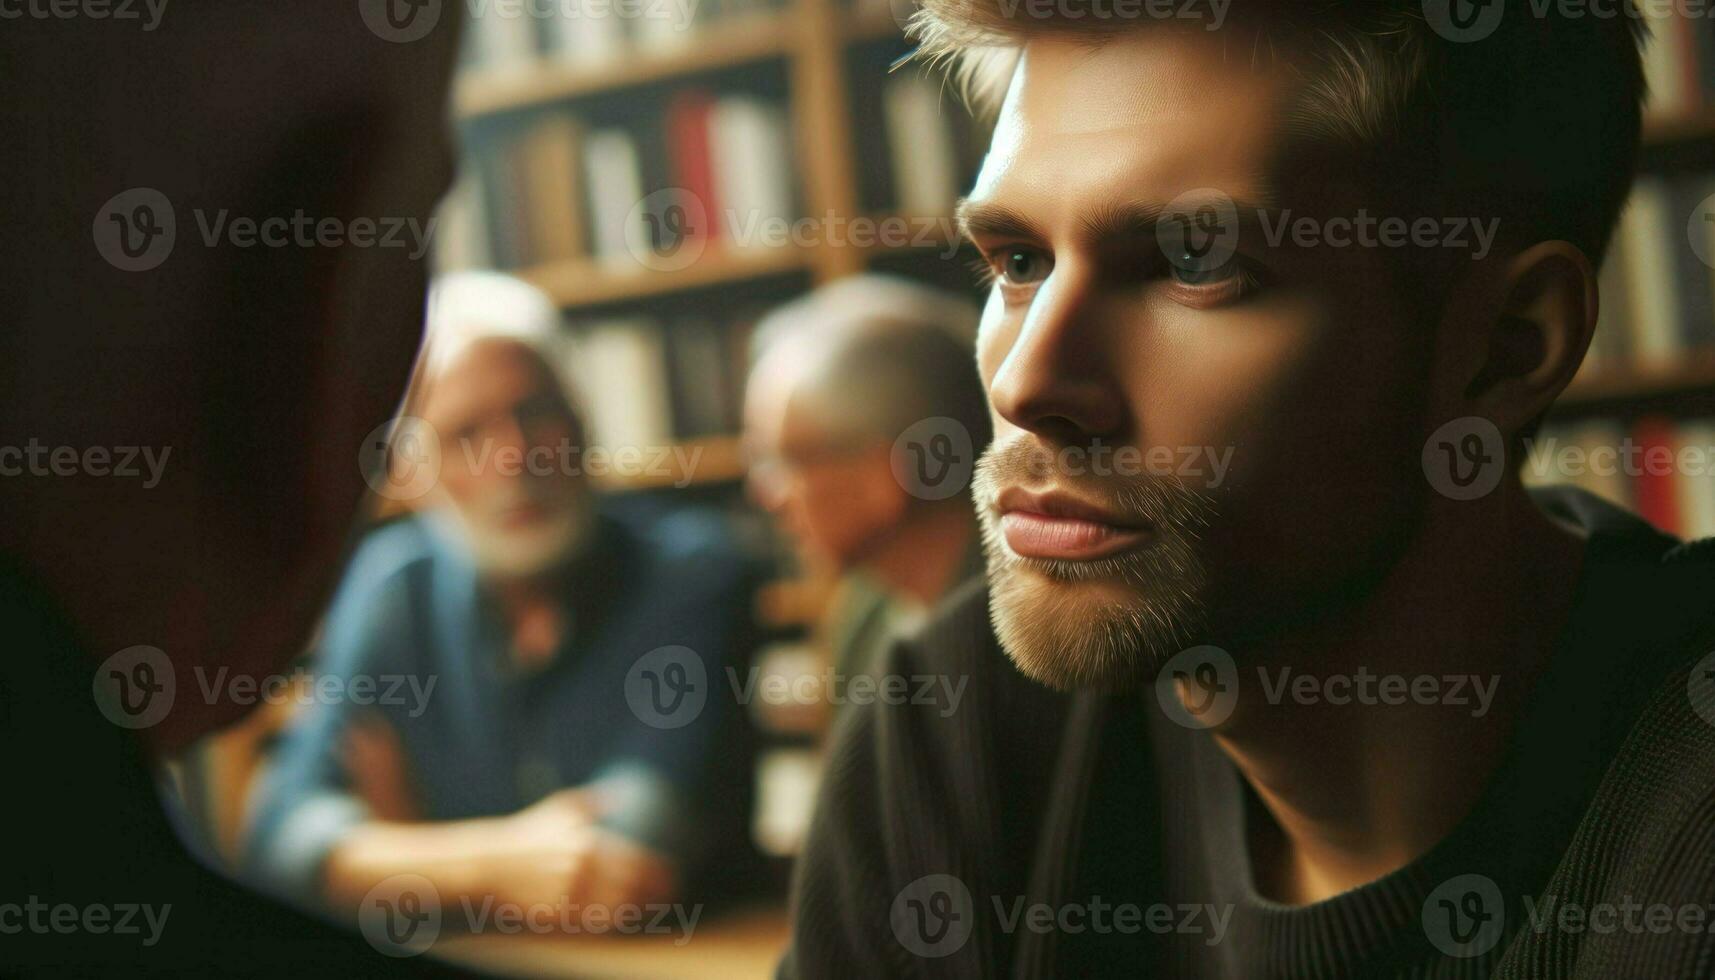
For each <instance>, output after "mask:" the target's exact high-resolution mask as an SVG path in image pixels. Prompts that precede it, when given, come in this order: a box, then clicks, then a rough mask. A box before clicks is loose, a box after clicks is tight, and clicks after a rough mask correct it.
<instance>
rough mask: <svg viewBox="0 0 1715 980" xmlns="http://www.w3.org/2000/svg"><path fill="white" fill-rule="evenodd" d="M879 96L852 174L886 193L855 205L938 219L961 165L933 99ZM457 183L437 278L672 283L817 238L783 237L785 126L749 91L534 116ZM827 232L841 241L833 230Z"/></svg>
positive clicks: (693, 92)
mask: <svg viewBox="0 0 1715 980" xmlns="http://www.w3.org/2000/svg"><path fill="white" fill-rule="evenodd" d="M876 94H877V99H876V105H875V107H874V111H876V112H877V113H879V114H880V115H881V117H882V119H883V125H882V126H881V127H879V129H880V130H881V132H879V133H875V135H874V136H873V137H871V136H866V133H868V132H869V130H868V129H867V127H858V128H857V133H858V135H857V139H858V141H859V142H858V145H857V146H856V147H854V150H855V152H856V153H857V155H858V157H859V167H858V170H859V173H860V178H861V179H863V180H865V181H866V186H869V185H876V186H879V187H880V188H881V189H882V193H883V194H884V195H885V197H883V198H882V199H881V200H879V201H877V200H873V195H869V194H866V195H865V197H866V200H865V202H864V204H865V206H866V210H875V211H888V212H892V213H896V214H901V215H906V216H909V217H912V218H919V217H944V216H946V215H948V214H950V213H951V210H952V207H953V202H954V201H955V200H956V198H957V196H958V193H959V191H960V188H961V185H962V184H963V182H964V176H965V174H966V173H968V172H969V171H970V169H971V167H972V165H973V164H972V161H971V160H970V159H969V157H970V154H969V153H967V152H965V147H964V144H963V143H961V142H960V141H959V139H958V136H957V134H956V133H955V131H954V129H953V122H952V120H951V116H952V114H951V113H949V112H948V111H947V109H946V107H945V106H944V105H943V102H942V99H943V95H942V91H941V87H940V86H939V85H937V84H936V83H935V82H934V81H933V80H931V79H929V78H927V77H925V76H924V75H922V74H920V73H916V72H906V73H900V74H898V75H896V76H894V77H892V78H890V79H888V80H887V82H886V83H885V85H883V86H882V88H881V90H880V91H879V92H878V93H876ZM869 139H873V140H874V141H875V142H866V140H869ZM881 141H885V147H884V146H880V145H876V143H877V142H881ZM466 171H467V172H466V174H465V178H466V179H464V180H463V181H461V183H460V185H459V186H458V187H456V188H455V190H454V192H453V194H452V195H451V197H450V199H449V201H448V204H447V210H446V212H444V213H443V216H442V220H441V223H440V226H439V232H438V235H439V237H440V239H441V249H440V251H441V253H442V256H441V263H442V267H443V268H449V269H450V268H502V269H512V268H523V267H527V266H531V265H540V264H543V263H549V262H557V261H563V260H567V259H574V258H580V257H584V256H590V257H593V258H595V259H597V260H600V261H603V262H610V263H618V264H619V265H621V266H622V267H624V268H628V269H635V268H637V267H638V265H640V264H641V265H643V266H645V267H650V268H656V269H659V270H663V271H672V270H675V269H677V268H681V267H683V264H687V263H688V260H690V259H693V258H694V257H697V256H700V255H701V254H703V253H704V252H705V251H708V250H710V249H715V250H742V249H756V248H768V247H779V246H780V245H781V244H782V242H793V241H797V242H802V241H807V240H812V239H813V237H814V236H815V235H816V234H817V231H816V229H815V228H814V227H811V228H810V229H808V235H809V236H811V237H809V238H807V237H806V236H805V234H803V233H794V234H792V235H787V234H786V232H787V231H788V230H790V229H793V222H794V219H795V216H796V215H797V213H798V211H797V207H796V204H797V180H796V173H797V168H796V167H795V166H794V163H793V153H792V143H791V128H790V126H789V123H788V118H787V113H786V111H785V107H784V106H781V105H780V104H778V103H777V102H774V101H772V100H769V99H766V98H762V97H759V96H754V95H749V94H716V93H713V92H710V91H708V90H705V89H701V88H690V89H684V90H681V91H679V92H677V93H674V94H673V95H672V96H670V97H667V98H665V99H664V100H662V101H660V102H658V103H656V104H653V105H648V104H646V105H642V106H640V107H639V109H638V111H637V113H636V114H635V117H634V118H633V119H632V120H631V121H630V122H629V124H627V125H625V126H608V127H602V128H593V129H592V128H586V126H585V124H584V123H583V122H582V121H581V120H580V118H579V117H578V116H577V115H576V114H575V113H573V112H572V111H571V110H568V109H552V110H544V111H541V112H537V113H532V114H530V115H529V116H527V117H526V118H524V119H522V120H520V121H519V122H518V123H517V124H516V125H514V126H512V127H511V128H510V129H508V130H504V131H501V132H499V133H498V134H496V135H492V136H490V137H488V138H486V139H482V140H479V141H477V142H476V143H474V145H473V148H472V151H471V152H470V153H469V154H468V157H467V165H466ZM877 182H879V183H877ZM812 217H813V218H814V217H815V216H812ZM826 234H827V236H828V238H829V240H830V241H833V242H835V243H836V244H838V243H839V242H840V241H841V240H842V239H840V238H838V237H836V236H838V235H839V234H840V231H839V229H838V228H832V227H830V228H829V229H828V230H827V232H826ZM679 257H683V258H684V259H685V260H686V262H680V261H677V259H678V258H679Z"/></svg>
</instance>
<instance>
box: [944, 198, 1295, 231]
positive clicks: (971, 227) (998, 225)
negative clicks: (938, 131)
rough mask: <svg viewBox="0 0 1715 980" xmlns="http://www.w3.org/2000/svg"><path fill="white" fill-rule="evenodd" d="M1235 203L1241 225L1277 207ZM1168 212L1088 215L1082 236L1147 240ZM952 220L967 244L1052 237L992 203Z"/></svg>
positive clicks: (1122, 209)
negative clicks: (980, 237)
mask: <svg viewBox="0 0 1715 980" xmlns="http://www.w3.org/2000/svg"><path fill="white" fill-rule="evenodd" d="M1232 203H1233V207H1234V209H1235V210H1236V211H1237V212H1238V217H1239V223H1240V224H1241V225H1250V224H1253V223H1254V222H1255V220H1256V216H1257V215H1258V214H1259V213H1260V212H1262V211H1265V210H1270V209H1273V208H1275V207H1277V206H1278V205H1277V204H1276V203H1275V202H1274V200H1273V198H1272V195H1265V197H1264V199H1262V200H1259V201H1255V202H1252V201H1242V200H1236V199H1235V200H1233V202H1232ZM1166 210H1167V204H1166V203H1158V202H1134V203H1130V204H1117V205H1114V206H1112V207H1109V208H1104V209H1102V210H1101V211H1097V212H1095V213H1093V214H1089V215H1085V216H1084V217H1083V218H1081V219H1080V220H1079V222H1078V224H1079V228H1080V230H1081V231H1082V233H1083V234H1084V235H1085V236H1087V237H1088V238H1089V239H1090V240H1092V241H1112V240H1116V239H1136V238H1146V237H1149V236H1152V235H1154V234H1155V229H1156V225H1157V224H1159V223H1160V221H1161V216H1162V215H1163V214H1164V213H1165V212H1166ZM953 219H954V221H955V223H956V224H957V226H958V229H959V233H960V234H961V235H963V236H964V237H965V238H966V240H974V238H975V236H977V235H983V236H986V237H990V238H1027V239H1035V240H1038V241H1041V240H1044V239H1046V238H1048V237H1049V236H1048V235H1047V234H1046V233H1044V231H1043V230H1042V228H1041V226H1040V225H1038V224H1036V223H1035V222H1034V221H1031V220H1030V219H1029V218H1027V217H1025V216H1024V214H1023V213H1022V212H1020V211H1018V210H1016V209H1014V208H1010V207H1007V206H1006V205H1003V204H997V203H994V202H990V201H979V200H974V199H971V198H962V199H960V201H959V203H958V205H957V206H956V207H955V208H954V209H953Z"/></svg>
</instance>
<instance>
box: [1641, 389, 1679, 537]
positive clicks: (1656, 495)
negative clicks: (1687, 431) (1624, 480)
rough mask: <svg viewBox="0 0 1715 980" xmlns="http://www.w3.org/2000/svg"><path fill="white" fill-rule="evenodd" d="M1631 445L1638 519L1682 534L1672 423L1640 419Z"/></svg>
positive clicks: (1658, 418) (1657, 418)
mask: <svg viewBox="0 0 1715 980" xmlns="http://www.w3.org/2000/svg"><path fill="white" fill-rule="evenodd" d="M1632 441H1633V442H1634V443H1636V444H1637V447H1638V455H1637V456H1636V457H1635V459H1636V465H1637V467H1638V468H1637V472H1636V474H1635V479H1634V482H1633V487H1634V488H1635V490H1636V494H1635V495H1634V498H1633V499H1634V500H1636V501H1637V506H1638V515H1639V516H1641V517H1642V518H1643V519H1644V520H1646V521H1649V522H1650V523H1651V524H1654V525H1655V526H1656V527H1659V528H1661V529H1662V530H1663V531H1667V532H1669V533H1671V534H1680V533H1682V532H1683V531H1684V527H1683V525H1684V521H1683V520H1682V516H1683V515H1682V514H1681V513H1680V509H1679V494H1678V482H1679V481H1678V479H1677V477H1676V475H1675V473H1674V466H1675V465H1676V463H1677V454H1676V453H1675V446H1676V445H1677V443H1676V441H1675V439H1674V437H1673V422H1672V421H1671V420H1669V419H1666V418H1662V417H1659V416H1651V417H1647V418H1641V419H1639V420H1638V421H1637V424H1636V425H1635V426H1633V428H1632Z"/></svg>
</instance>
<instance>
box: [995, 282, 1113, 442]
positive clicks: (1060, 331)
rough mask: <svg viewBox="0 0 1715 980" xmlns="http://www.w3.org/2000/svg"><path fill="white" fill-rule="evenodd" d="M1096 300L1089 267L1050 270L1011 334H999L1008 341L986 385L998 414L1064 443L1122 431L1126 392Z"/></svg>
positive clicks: (1110, 331) (1107, 326)
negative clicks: (1116, 372) (1080, 270)
mask: <svg viewBox="0 0 1715 980" xmlns="http://www.w3.org/2000/svg"><path fill="white" fill-rule="evenodd" d="M1062 274H1064V278H1062ZM1098 302H1099V297H1098V296H1097V294H1096V283H1095V282H1094V281H1093V280H1092V279H1091V277H1090V276H1089V274H1087V273H1084V274H1081V275H1080V274H1079V273H1078V272H1077V271H1076V270H1073V269H1070V268H1067V267H1065V266H1062V267H1060V268H1056V269H1055V270H1054V275H1053V276H1051V277H1050V279H1049V281H1048V282H1045V283H1044V284H1043V285H1042V288H1041V289H1039V290H1038V292H1037V294H1036V296H1035V298H1034V299H1033V301H1032V302H1031V304H1030V307H1029V309H1028V310H1026V312H1025V314H1024V317H1023V318H1022V320H1020V321H1019V322H1018V323H1017V325H1016V326H1014V327H1013V328H1012V333H1011V335H1010V336H1008V337H1003V338H1001V339H1002V342H1003V343H1006V344H1008V345H1009V346H1008V347H1007V349H1006V353H1005V358H1004V360H1002V362H1001V365H1000V368H999V369H998V370H997V371H996V372H995V375H994V380H993V381H992V382H991V383H990V385H989V400H990V401H991V402H992V403H993V405H994V409H995V412H996V413H998V414H999V415H1000V416H1001V417H1002V418H1003V419H1005V420H1006V421H1007V422H1010V423H1011V424H1013V425H1015V426H1017V427H1019V428H1021V429H1027V430H1029V431H1031V432H1034V433H1036V434H1037V435H1040V436H1042V437H1043V438H1045V439H1048V440H1051V441H1054V442H1058V443H1061V444H1067V445H1076V444H1080V443H1086V442H1089V441H1090V440H1092V439H1096V438H1116V437H1118V436H1120V435H1122V432H1121V430H1122V429H1123V428H1124V427H1125V425H1126V413H1125V396H1124V390H1123V388H1122V387H1121V386H1120V384H1119V382H1118V379H1117V378H1116V377H1115V375H1114V373H1113V370H1112V367H1113V361H1114V358H1113V354H1114V351H1113V350H1112V348H1111V346H1110V345H1111V344H1112V343H1115V342H1118V338H1115V337H1113V336H1112V334H1113V330H1114V326H1115V325H1114V324H1113V323H1112V322H1111V318H1107V317H1103V316H1102V315H1101V313H1100V311H1099V309H1098Z"/></svg>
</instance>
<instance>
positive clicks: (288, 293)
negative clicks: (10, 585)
mask: <svg viewBox="0 0 1715 980" xmlns="http://www.w3.org/2000/svg"><path fill="white" fill-rule="evenodd" d="M377 6H378V5H373V4H357V3H352V2H349V0H340V2H331V0H313V2H309V3H295V4H291V5H290V6H269V5H265V4H229V5H220V6H218V7H204V8H201V9H197V10H195V11H184V12H183V15H182V16H173V15H174V14H179V13H180V11H177V10H173V11H169V12H166V16H164V17H162V18H161V19H160V21H159V23H157V24H155V25H153V27H152V29H151V30H149V31H148V32H147V33H140V32H139V31H138V30H137V28H136V25H135V24H130V23H127V22H125V21H123V20H120V19H108V20H91V19H88V18H85V19H81V20H64V19H53V20H48V19H35V20H25V21H9V22H8V25H9V26H8V28H7V30H6V35H7V36H6V38H5V51H4V54H3V55H0V78H3V79H4V80H5V84H6V86H7V88H8V89H9V90H11V91H14V92H22V91H32V90H40V89H41V87H42V86H43V84H44V82H43V80H44V79H52V88H53V95H52V97H51V98H49V97H41V98H30V99H9V100H7V104H6V106H5V108H4V109H0V117H3V118H4V120H5V125H6V128H7V130H8V131H9V132H14V133H29V134H31V135H30V137H29V138H28V139H27V140H25V141H24V143H20V144H17V145H15V146H14V147H12V148H11V149H9V150H8V151H7V152H6V155H7V158H8V164H7V170H8V174H7V180H6V184H7V185H8V186H10V187H13V188H32V189H33V190H34V191H36V192H34V193H28V194H14V195H10V196H9V197H8V202H7V208H6V211H7V221H6V222H5V227H4V230H0V258H3V260H4V261H5V263H6V265H7V266H8V267H9V268H12V269H14V270H25V269H27V270H30V272H29V274H27V275H23V276H17V277H13V276H9V277H7V278H8V282H7V284H6V286H5V287H3V291H4V294H5V295H4V304H5V308H6V311H7V316H8V322H9V324H10V326H9V327H8V328H7V329H6V330H5V331H3V332H0V333H3V337H0V419H4V420H5V421H4V422H3V423H0V425H3V426H4V432H3V433H0V443H4V444H8V445H11V444H19V445H24V444H27V443H29V442H30V441H31V440H34V441H35V442H36V443H38V444H40V445H43V446H48V447H60V446H63V447H74V448H83V447H105V448H107V449H109V450H112V451H113V452H114V454H115V455H116V457H117V456H119V455H122V453H121V452H120V450H122V449H123V448H124V447H139V446H150V447H158V448H159V449H160V450H163V451H167V452H170V455H169V456H167V458H166V463H165V465H164V466H163V468H162V472H161V479H160V480H159V482H158V483H157V484H156V485H154V486H150V487H145V486H144V485H143V481H140V480H135V479H125V478H123V477H117V476H115V475H97V474H96V472H95V468H89V469H86V470H82V471H79V472H75V473H71V472H68V473H64V474H59V473H56V474H52V475H49V476H21V477H19V478H8V479H0V511H3V512H4V513H5V514H6V515H7V516H6V519H5V520H4V521H0V556H4V557H5V558H6V559H8V563H9V564H11V565H13V566H14V568H15V569H16V570H17V573H18V574H19V575H20V576H21V577H22V578H23V579H24V580H25V581H29V582H32V583H34V585H33V586H32V587H33V588H39V589H41V590H44V591H45V592H46V594H47V595H49V596H51V597H52V601H53V602H54V603H56V604H58V606H59V607H60V608H61V610H62V611H63V614H64V615H65V617H66V618H67V619H69V620H70V621H71V623H73V624H74V625H75V628H76V631H77V634H78V638H79V642H80V644H81V645H82V646H83V647H84V648H85V649H86V650H87V652H88V654H89V656H91V657H92V658H93V660H94V661H100V660H101V659H102V658H104V657H106V656H107V655H109V654H111V653H113V652H114V651H118V650H122V649H125V648H128V647H132V646H134V645H137V644H149V645H151V646H154V647H158V648H160V649H161V650H163V651H165V652H166V654H167V656H168V657H169V658H170V659H171V662H172V664H173V666H174V668H175V672H176V674H177V676H178V678H179V684H180V686H181V688H188V687H190V686H192V681H191V678H192V676H193V671H195V670H197V669H202V670H204V671H206V672H208V673H209V674H210V675H212V674H214V673H215V672H218V671H220V670H221V669H222V668H225V669H227V670H229V671H230V673H231V674H233V675H243V676H262V675H266V674H270V673H273V672H275V671H276V670H277V669H279V668H280V666H281V665H283V664H285V663H286V662H287V661H289V660H290V659H291V658H292V657H293V656H295V655H296V654H297V653H298V652H299V651H301V650H302V649H303V647H304V643H305V640H306V637H307V635H308V633H309V631H310V628H311V626H312V624H313V623H314V622H315V620H316V617H317V616H318V615H319V613H320V612H321V610H322V607H323V604H324V603H325V602H326V599H327V596H328V592H329V590H330V587H331V586H332V584H333V581H334V579H335V576H336V575H337V574H338V572H339V567H340V565H339V559H340V555H341V553H342V552H343V551H344V550H345V547H346V544H347V540H348V536H349V534H350V531H351V528H352V517H353V514H354V512H355V510H356V509H357V507H358V504H359V501H360V500H361V499H362V497H363V494H364V492H365V489H366V484H365V480H364V475H363V473H362V472H360V467H359V457H360V453H362V452H363V449H364V446H365V443H366V437H367V436H368V435H369V434H371V433H372V432H373V431H374V430H376V429H377V427H378V426H380V425H382V424H383V423H384V422H386V421H387V419H388V418H389V417H390V416H391V415H392V414H393V412H394V410H395V408H396V406H397V405H398V403H399V398H400V396H401V394H402V392H403V391H404V388H405V383H406V380H407V377H408V375H409V373H410V371H411V366H412V358H413V356H414V355H415V353H416V351H417V347H418V344H419V341H420V339H421V335H422V323H423V302H424V294H425V282H426V276H425V262H424V260H423V255H422V252H423V248H422V245H423V242H424V239H425V237H426V236H428V235H429V234H430V233H431V229H432V224H430V223H429V222H428V217H429V212H430V210H431V209H432V208H433V206H434V204H435V201H436V199H437V198H438V197H439V196H440V194H441V193H442V191H443V190H444V189H445V187H446V186H447V183H448V179H449V176H450V173H451V165H452V156H451V151H450V148H449V140H448V131H447V113H446V101H447V89H448V80H449V77H450V73H451V68H452V66H453V63H454V55H455V49H456V41H457V34H458V31H457V27H458V18H457V11H456V9H454V7H453V5H437V10H436V16H434V17H428V16H427V15H424V16H423V18H422V23H423V25H426V26H430V27H431V28H432V29H429V30H427V31H426V32H423V33H422V36H420V37H416V38H415V39H413V40H409V41H408V42H404V43H395V42H396V41H399V40H400V39H399V38H397V37H387V36H383V35H384V34H385V33H386V31H384V30H381V29H379V28H376V27H374V26H373V25H372V24H371V23H370V21H368V20H366V19H365V17H366V15H367V14H369V13H370V12H371V10H372V8H375V7H377ZM443 7H444V9H442V8H443ZM419 13H421V12H419ZM14 168H16V169H14ZM300 216H302V218H303V219H305V220H304V221H300V222H299V223H298V224H297V225H292V224H290V222H292V221H294V220H295V219H297V218H299V217H300ZM276 218H278V219H282V220H284V221H286V222H288V224H286V225H285V226H284V229H285V234H286V236H287V237H286V244H285V245H283V246H281V247H274V246H273V245H271V244H259V242H258V241H257V240H256V239H250V240H249V241H248V244H246V242H245V241H244V240H243V239H242V238H241V236H240V235H239V231H240V229H241V228H242V227H245V226H244V225H241V224H240V222H241V221H244V220H248V221H253V222H257V223H260V222H264V221H268V220H270V219H276ZM306 221H307V224H305V222H306ZM123 222H131V227H130V228H129V230H130V231H131V232H133V233H135V232H138V231H139V230H142V231H148V232H149V233H150V236H152V237H147V238H145V239H143V240H142V243H143V244H144V245H145V246H146V250H145V252H144V253H142V254H141V255H131V254H130V253H129V252H126V251H123V250H121V251H114V250H113V249H111V248H104V239H103V229H104V228H106V229H109V230H110V229H111V228H114V227H119V226H120V225H121V224H122V223H123ZM270 227H273V226H270ZM306 227H307V229H308V232H307V234H306V233H304V228H306ZM389 228H392V229H394V230H396V231H401V232H403V233H401V234H393V235H390V234H388V229H389ZM92 229H93V231H94V234H93V235H92ZM324 229H326V230H327V231H328V233H327V234H323V230H324ZM412 229H414V230H415V231H416V232H417V234H416V235H413V234H410V233H409V232H410V231H411V230H412ZM122 230H124V229H122ZM228 230H230V231H231V234H230V235H228V234H226V232H227V231H228ZM335 231H337V232H338V238H337V240H336V239H335V237H334V235H333V234H332V232H335ZM365 232H367V233H365ZM276 237H277V236H276ZM92 239H93V240H92ZM389 242H390V244H389ZM365 243H367V244H365ZM118 244H122V245H124V246H126V248H129V249H130V250H131V251H132V252H135V251H136V249H135V246H137V245H138V244H139V240H138V239H137V238H136V235H135V234H132V235H131V238H130V239H129V240H128V241H126V242H123V243H118ZM138 263H142V264H141V265H139V264H138ZM248 708H249V706H248V705H245V704H241V703H237V702H235V701H234V700H232V699H229V698H207V699H205V698H192V697H180V698H178V699H177V703H176V704H175V705H174V707H173V709H172V710H171V712H169V713H168V714H167V716H166V717H165V718H164V719H162V720H161V721H160V722H159V723H157V724H155V725H153V726H152V727H149V728H147V729H146V730H145V731H144V732H143V734H144V735H145V736H146V737H147V738H148V739H149V740H150V741H151V742H153V743H154V744H155V745H156V747H157V748H160V749H166V750H171V749H175V748H178V747H182V746H184V745H186V744H187V743H188V742H190V741H191V740H192V739H194V738H195V737H197V736H198V735H201V734H204V733H207V732H209V731H212V730H213V729H215V728H217V727H219V726H221V725H222V724H225V723H228V722H231V721H233V720H235V719H237V718H238V717H239V716H241V715H243V714H244V713H245V712H246V711H247V710H248Z"/></svg>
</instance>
